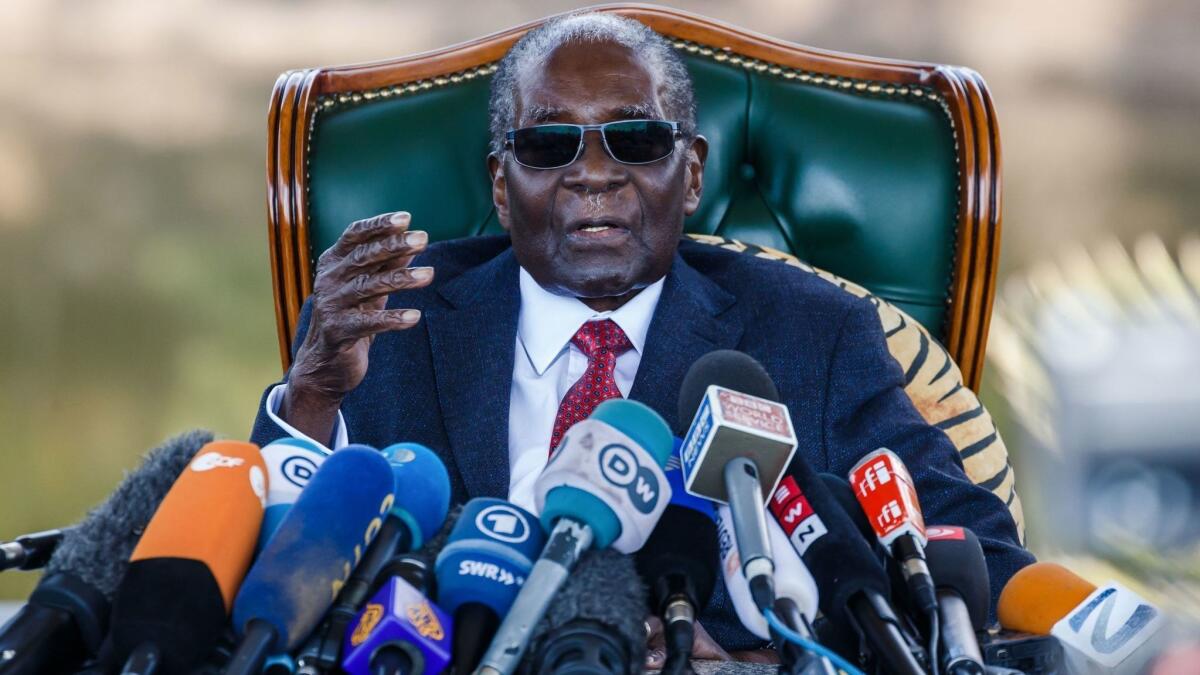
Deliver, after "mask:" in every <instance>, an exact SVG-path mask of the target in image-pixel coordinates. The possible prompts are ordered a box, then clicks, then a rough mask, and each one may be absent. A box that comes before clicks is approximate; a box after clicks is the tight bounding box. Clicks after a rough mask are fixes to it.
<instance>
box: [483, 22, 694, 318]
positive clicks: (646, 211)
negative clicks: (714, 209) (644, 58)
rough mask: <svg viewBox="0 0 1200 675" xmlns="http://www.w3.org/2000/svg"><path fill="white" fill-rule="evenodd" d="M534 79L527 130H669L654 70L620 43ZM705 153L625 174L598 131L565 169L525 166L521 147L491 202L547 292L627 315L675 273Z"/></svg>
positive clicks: (526, 107)
mask: <svg viewBox="0 0 1200 675" xmlns="http://www.w3.org/2000/svg"><path fill="white" fill-rule="evenodd" d="M525 79H526V81H523V82H521V83H520V86H519V88H518V91H517V97H516V124H515V126H516V127H517V128H520V127H525V126H533V125H537V124H551V123H570V124H600V123H603V122H611V121H614V120H621V119H665V117H664V114H663V107H662V103H661V101H660V98H659V92H658V91H657V89H656V87H655V86H654V83H653V79H652V77H651V74H650V71H649V69H648V68H647V67H646V66H645V65H644V64H643V63H642V62H641V60H640V59H638V58H636V57H635V56H634V55H633V53H632V52H631V51H629V50H628V49H627V48H625V47H622V46H620V45H617V44H614V43H607V42H605V43H589V44H573V45H566V46H563V47H560V48H559V49H557V50H556V51H554V52H553V54H552V55H551V57H550V59H549V61H548V63H547V64H546V66H545V69H544V70H543V71H542V72H541V73H533V74H531V75H530V76H528V77H526V78H525ZM706 153H707V144H706V142H705V140H704V139H703V138H700V137H697V138H696V139H693V140H688V139H682V140H677V141H676V142H675V146H674V150H673V152H672V153H671V155H670V156H668V157H667V158H665V159H662V160H659V161H657V162H652V163H650V164H641V165H628V164H622V163H620V162H618V161H616V160H615V159H613V158H612V157H611V156H610V155H609V154H608V153H607V152H606V151H605V149H604V142H603V140H602V139H601V137H600V133H599V132H597V131H589V132H587V133H586V134H584V149H583V153H582V154H581V155H580V156H579V158H578V159H576V160H575V162H574V163H572V164H570V165H569V166H565V167H562V168H559V169H531V168H528V167H525V166H522V165H520V164H518V163H517V162H516V161H515V160H514V159H513V157H512V149H511V148H508V149H507V150H506V151H505V152H504V153H502V154H501V155H500V156H496V155H492V156H490V157H489V158H488V167H489V170H490V171H491V174H492V197H493V200H494V202H495V204H496V209H497V215H498V217H499V220H500V223H501V224H502V225H503V226H504V228H505V229H506V230H508V231H509V234H510V235H511V237H512V245H513V251H514V253H515V254H516V256H517V261H518V262H519V263H520V264H521V266H522V267H524V268H525V269H526V270H527V271H528V272H529V273H530V274H531V275H532V276H533V278H534V279H535V280H536V281H537V282H538V283H539V284H540V285H541V286H542V287H543V288H546V289H548V290H550V291H551V292H554V293H559V294H563V295H573V296H576V297H579V298H583V299H584V300H585V301H589V300H591V301H589V302H588V304H589V305H593V306H596V305H597V304H599V305H611V304H612V302H609V301H608V300H606V299H610V300H611V301H615V305H613V306H619V305H620V304H621V303H622V302H624V300H625V299H628V298H629V297H631V296H632V295H633V293H634V292H636V291H637V290H638V289H641V288H644V287H645V286H647V285H649V284H651V283H654V282H655V281H657V280H658V279H660V278H661V277H662V276H663V275H665V274H666V273H667V271H668V270H669V269H670V267H671V261H672V259H673V257H674V255H675V248H676V246H677V245H678V241H679V237H680V235H681V234H682V232H683V219H684V217H685V216H688V215H690V214H692V213H693V212H694V211H695V210H696V207H697V206H698V205H699V202H700V191H701V180H702V172H703V169H704V158H705V155H706ZM597 308H599V307H597ZM610 308H611V307H610Z"/></svg>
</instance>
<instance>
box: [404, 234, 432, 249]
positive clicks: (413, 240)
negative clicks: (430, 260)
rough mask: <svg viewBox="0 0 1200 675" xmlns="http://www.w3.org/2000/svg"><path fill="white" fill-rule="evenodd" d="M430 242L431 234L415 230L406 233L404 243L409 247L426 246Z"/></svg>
mask: <svg viewBox="0 0 1200 675" xmlns="http://www.w3.org/2000/svg"><path fill="white" fill-rule="evenodd" d="M428 241H429V233H428V232H426V231H424V230H413V231H412V232H406V233H404V243H405V244H408V245H409V246H424V245H425V243H426V242H428Z"/></svg>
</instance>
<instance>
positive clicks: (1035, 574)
mask: <svg viewBox="0 0 1200 675" xmlns="http://www.w3.org/2000/svg"><path fill="white" fill-rule="evenodd" d="M1080 596H1082V597H1080ZM997 614H998V615H999V618H1000V625H1002V626H1004V627H1005V628H1007V629H1009V630H1017V631H1023V632H1027V633H1035V634H1038V635H1052V636H1054V637H1056V638H1058V641H1059V642H1060V643H1061V644H1062V646H1063V655H1064V657H1065V659H1066V663H1067V667H1068V669H1069V670H1070V671H1072V672H1088V673H1136V672H1140V670H1141V668H1142V667H1143V666H1144V665H1145V664H1146V663H1147V661H1148V660H1149V659H1150V658H1151V657H1152V656H1154V653H1155V648H1156V646H1157V645H1156V643H1157V642H1158V640H1155V639H1154V638H1155V637H1156V636H1157V635H1158V634H1159V630H1160V629H1161V628H1162V627H1163V625H1164V624H1165V623H1166V619H1165V617H1164V616H1163V613H1162V612H1161V611H1160V610H1159V609H1158V608H1157V607H1155V606H1154V605H1151V604H1150V603H1148V602H1146V601H1145V600H1144V599H1142V598H1141V596H1139V595H1138V594H1136V593H1134V592H1133V591H1131V590H1129V589H1128V588H1126V587H1125V586H1123V585H1121V584H1119V583H1117V582H1109V583H1108V584H1105V585H1104V586H1101V587H1099V588H1097V587H1095V586H1094V585H1092V584H1091V583H1089V582H1087V581H1086V580H1084V579H1081V578H1080V577H1078V576H1077V575H1076V574H1075V573H1074V572H1071V571H1070V570H1068V569H1066V568H1065V567H1063V566H1061V565H1056V564H1054V563H1049V562H1038V563H1034V564H1032V565H1029V566H1027V567H1025V568H1023V569H1021V570H1020V571H1018V572H1017V573H1016V574H1014V575H1013V576H1012V578H1011V579H1009V580H1008V583H1007V584H1006V585H1005V586H1004V590H1002V591H1001V592H1000V601H999V603H998V604H997Z"/></svg>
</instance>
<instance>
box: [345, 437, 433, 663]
mask: <svg viewBox="0 0 1200 675" xmlns="http://www.w3.org/2000/svg"><path fill="white" fill-rule="evenodd" d="M338 452H339V453H340V452H345V449H344V448H343V449H342V450H338ZM453 632H454V631H453V630H452V629H451V625H450V617H449V616H447V615H446V613H445V612H443V611H442V610H441V608H439V607H438V606H437V605H435V604H433V603H432V602H430V601H429V599H428V598H426V597H425V595H424V594H423V593H421V591H419V590H417V589H416V588H413V587H412V586H410V585H409V584H408V583H407V582H406V581H404V580H403V579H401V578H399V577H393V578H391V579H389V580H388V582H387V583H385V584H384V585H383V587H382V588H380V589H379V591H378V592H377V593H376V594H375V595H374V596H372V597H371V600H370V601H369V602H368V603H367V604H366V605H365V606H364V607H363V609H362V612H361V613H359V615H358V620H357V621H356V622H355V623H354V628H353V629H351V630H350V631H347V633H346V635H345V645H344V650H345V653H346V659H345V661H343V662H342V670H344V671H346V672H347V673H349V674H350V675H368V674H369V675H392V674H395V675H399V674H401V673H404V674H405V675H409V674H411V675H420V674H424V673H428V674H429V675H434V674H436V673H440V672H442V671H443V670H444V669H445V668H446V666H448V665H449V664H450V645H451V643H452V640H453Z"/></svg>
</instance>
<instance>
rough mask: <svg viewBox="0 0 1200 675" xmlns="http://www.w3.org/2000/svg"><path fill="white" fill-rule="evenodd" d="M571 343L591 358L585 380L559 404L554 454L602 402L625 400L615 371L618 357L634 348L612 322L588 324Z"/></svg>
mask: <svg viewBox="0 0 1200 675" xmlns="http://www.w3.org/2000/svg"><path fill="white" fill-rule="evenodd" d="M571 342H572V343H573V344H574V345H575V346H576V347H579V351H581V352H583V353H584V354H586V355H587V357H588V365H587V370H586V371H584V373H583V377H581V378H579V381H578V382H576V383H575V384H573V385H571V388H570V389H568V390H567V395H566V396H564V397H563V400H562V403H560V404H558V416H556V417H555V418H554V431H553V433H551V434H550V452H552V453H553V452H554V449H555V448H557V447H558V443H559V441H561V440H562V437H563V434H565V433H566V432H567V429H570V428H571V425H573V424H575V423H576V422H578V421H580V420H582V419H585V418H587V416H588V415H591V414H592V411H593V410H595V409H596V406H598V405H600V402H601V401H604V400H607V399H610V398H621V391H620V390H619V389H617V381H616V379H614V378H613V369H614V368H616V366H617V357H618V356H620V355H621V354H623V353H624V352H625V351H626V350H627V349H629V348H630V347H632V346H633V345H632V344H631V343H630V342H629V338H628V337H626V336H625V331H623V330H621V327H620V326H618V325H617V324H616V323H614V322H613V320H612V319H604V320H603V321H588V322H587V323H585V324H583V326H581V327H580V328H579V331H578V332H576V333H575V337H573V338H571Z"/></svg>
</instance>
